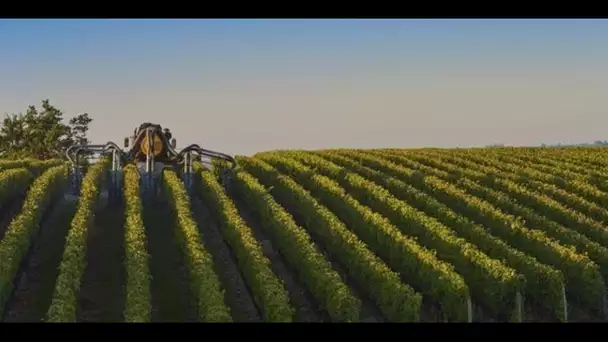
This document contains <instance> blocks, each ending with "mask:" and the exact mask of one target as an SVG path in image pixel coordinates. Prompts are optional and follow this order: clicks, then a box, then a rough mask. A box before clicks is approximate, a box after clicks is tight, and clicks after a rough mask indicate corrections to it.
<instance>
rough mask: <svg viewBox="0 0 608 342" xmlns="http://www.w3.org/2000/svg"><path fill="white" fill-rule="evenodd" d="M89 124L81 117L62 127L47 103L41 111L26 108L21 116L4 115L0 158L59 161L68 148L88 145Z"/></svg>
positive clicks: (0, 128) (59, 113)
mask: <svg viewBox="0 0 608 342" xmlns="http://www.w3.org/2000/svg"><path fill="white" fill-rule="evenodd" d="M92 121H93V119H92V118H91V117H90V116H89V114H88V113H82V114H78V115H77V116H75V117H73V118H71V119H70V120H69V121H68V123H67V124H66V123H65V122H64V118H63V112H62V111H61V110H59V109H57V108H55V107H54V106H53V105H51V103H50V101H49V100H48V99H46V100H43V101H42V106H41V108H36V107H35V106H33V105H30V106H29V107H28V109H27V111H26V112H25V113H19V114H11V115H8V114H7V115H5V117H4V120H3V121H2V125H1V126H0V158H36V159H51V158H63V156H64V152H65V150H66V149H67V148H68V147H69V146H70V145H73V144H87V143H89V140H88V139H87V132H88V130H89V125H90V124H91V122H92Z"/></svg>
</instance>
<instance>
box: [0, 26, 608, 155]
mask: <svg viewBox="0 0 608 342" xmlns="http://www.w3.org/2000/svg"><path fill="white" fill-rule="evenodd" d="M606 42H608V21H607V20H547V19H545V20H463V19H453V20H414V19H411V20H406V19H404V20H388V19H387V20H380V19H378V20H322V19H316V20H219V19H218V20H209V19H201V20H184V19H182V20H143V19H142V20H109V19H105V20H58V19H57V20H51V19H48V20H0V43H1V44H2V53H1V54H0V72H1V75H2V84H1V85H0V104H1V107H0V114H2V116H4V114H5V113H14V112H15V113H16V112H24V111H25V110H26V109H27V106H28V105H30V104H34V105H36V106H39V105H40V103H41V101H42V100H43V99H46V98H48V99H50V101H51V103H52V104H53V105H55V106H56V107H58V108H59V109H61V110H62V111H63V112H64V113H65V116H66V118H69V117H72V116H74V115H77V114H78V113H82V112H88V113H89V114H90V115H91V117H92V118H93V119H94V122H93V123H92V125H91V130H90V133H89V138H90V139H91V140H93V141H94V142H98V143H104V142H106V141H108V140H114V141H116V142H117V143H119V145H122V140H123V138H124V137H125V136H127V135H129V134H131V133H132V132H133V129H134V127H135V126H137V125H139V124H140V123H141V122H144V121H149V122H154V123H159V124H161V125H162V126H163V127H167V128H170V129H171V131H172V132H173V136H174V137H175V138H177V142H178V146H184V145H186V144H189V143H198V144H200V145H201V146H203V147H206V148H209V149H213V150H218V151H222V152H226V153H230V154H252V153H255V152H259V151H265V150H273V149H291V148H297V149H321V148H336V147H352V148H379V147H404V148H417V147H468V146H485V145H490V144H505V145H540V144H542V143H547V144H556V143H564V144H570V143H583V142H591V141H593V140H604V139H607V138H608V137H607V135H608V132H606V128H605V127H608V116H607V115H605V112H606V108H607V105H608V96H607V95H606V94H605V93H606V91H607V90H608V66H607V65H606V62H605V61H606V60H607V58H608V44H607V43H606Z"/></svg>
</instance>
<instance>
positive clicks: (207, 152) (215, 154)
mask: <svg viewBox="0 0 608 342" xmlns="http://www.w3.org/2000/svg"><path fill="white" fill-rule="evenodd" d="M189 152H195V153H198V154H199V155H202V156H207V157H209V158H217V159H223V160H225V161H227V162H229V163H231V164H232V166H231V167H230V169H231V170H234V168H235V167H236V160H235V159H234V158H233V157H232V156H230V155H227V154H225V153H221V152H216V151H211V150H206V149H204V148H201V147H200V146H199V145H197V144H192V145H189V146H187V147H186V148H184V149H183V150H181V151H180V152H179V154H178V155H177V156H178V158H180V159H181V158H182V157H183V156H184V155H185V154H186V153H189Z"/></svg>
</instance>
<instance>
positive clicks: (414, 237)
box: [0, 147, 608, 322]
mask: <svg viewBox="0 0 608 342" xmlns="http://www.w3.org/2000/svg"><path fill="white" fill-rule="evenodd" d="M236 160H237V163H238V166H237V168H236V171H235V172H234V173H233V174H231V176H230V178H229V182H228V184H227V186H226V187H224V186H223V185H222V183H221V180H222V179H223V178H222V177H221V176H220V174H221V172H220V171H222V170H223V168H225V166H224V165H223V164H221V163H214V164H213V168H212V169H208V168H206V167H204V166H203V165H202V164H196V165H195V171H196V172H195V176H196V177H195V179H194V183H193V187H192V188H191V189H188V188H187V187H186V186H185V182H184V181H183V180H182V175H181V174H180V172H177V171H173V170H169V169H165V170H164V171H163V177H162V180H161V182H160V196H159V197H158V198H156V199H154V200H151V201H147V200H143V199H142V196H141V195H140V187H141V185H140V175H139V173H138V172H137V169H136V168H135V166H133V165H128V166H126V167H125V168H124V169H123V171H124V172H123V184H122V187H121V191H122V195H121V199H120V201H118V202H110V201H108V200H107V197H108V196H107V195H108V194H107V189H106V184H107V182H106V180H107V179H108V177H109V170H110V162H109V161H108V160H105V159H102V160H101V161H100V162H98V163H95V164H92V165H91V166H90V167H88V169H87V171H86V173H85V175H84V178H83V180H82V185H81V188H80V195H79V197H73V196H68V195H66V194H67V193H68V189H69V186H70V180H69V173H70V167H69V164H67V163H66V162H64V161H63V160H49V161H36V160H14V161H7V160H4V161H0V312H1V313H2V316H1V318H0V320H1V321H2V322H20V321H28V322H123V321H126V322H194V321H198V322H418V321H420V322H496V321H508V322H548V321H559V322H581V321H585V322H592V321H596V322H597V321H604V322H605V321H608V300H607V298H606V290H607V285H606V279H608V228H607V225H608V150H606V149H605V148H591V147H585V148H484V149H482V148H479V149H377V150H371V149H370V150H355V149H334V150H318V151H296V150H284V151H268V152H262V153H258V154H256V155H254V156H237V157H236Z"/></svg>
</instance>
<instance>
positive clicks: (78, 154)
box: [66, 122, 236, 201]
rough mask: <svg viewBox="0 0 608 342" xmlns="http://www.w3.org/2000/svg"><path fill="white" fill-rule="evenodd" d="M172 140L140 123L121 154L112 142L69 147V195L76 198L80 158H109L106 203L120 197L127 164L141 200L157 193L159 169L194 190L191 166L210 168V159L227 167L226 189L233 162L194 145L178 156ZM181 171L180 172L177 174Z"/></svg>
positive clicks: (158, 129)
mask: <svg viewBox="0 0 608 342" xmlns="http://www.w3.org/2000/svg"><path fill="white" fill-rule="evenodd" d="M175 148H176V140H175V138H171V132H170V131H169V129H166V128H165V129H164V130H163V129H162V127H161V126H160V125H157V124H152V123H147V122H146V123H143V124H141V125H140V126H139V127H136V128H135V131H134V133H133V135H132V136H130V137H127V138H125V141H124V150H123V149H121V148H120V147H118V145H116V144H115V143H114V142H112V141H110V142H107V143H106V144H105V145H73V146H70V147H69V148H68V149H67V150H66V156H67V158H68V160H69V161H70V163H71V164H72V168H71V172H70V180H71V189H70V195H72V196H76V197H78V196H79V195H80V187H81V184H82V178H83V175H84V167H83V164H82V163H81V161H82V157H84V156H88V157H96V156H97V157H101V156H110V158H111V161H112V162H111V167H110V170H109V177H107V178H106V179H107V190H108V197H109V201H113V200H115V199H116V198H119V197H120V196H121V194H122V186H123V168H124V167H125V166H126V165H128V164H134V165H136V166H137V170H138V172H139V175H140V189H141V193H142V198H143V199H144V200H147V199H151V198H155V197H156V196H157V195H158V193H159V191H160V189H161V181H162V174H163V169H166V168H169V169H173V170H174V171H176V172H178V173H179V174H181V176H182V179H183V181H184V184H185V186H186V188H187V189H188V191H192V188H193V186H194V170H193V163H194V162H195V161H200V162H202V163H203V164H206V165H211V161H212V160H214V159H216V160H217V159H219V160H224V161H226V162H228V163H229V167H227V168H225V169H224V172H223V174H222V184H223V185H224V186H225V187H226V186H228V184H229V181H230V175H231V174H232V171H233V170H234V168H235V167H236V160H235V159H234V158H233V157H232V156H230V155H227V154H224V153H220V152H215V151H211V150H206V149H203V148H201V147H200V146H199V145H197V144H191V145H188V146H187V147H185V148H183V149H182V150H180V151H179V152H178V151H177V150H176V149H175ZM180 170H181V171H180Z"/></svg>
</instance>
